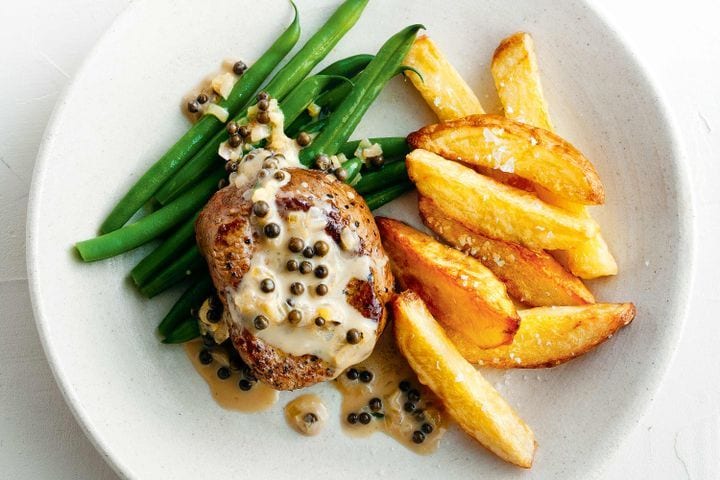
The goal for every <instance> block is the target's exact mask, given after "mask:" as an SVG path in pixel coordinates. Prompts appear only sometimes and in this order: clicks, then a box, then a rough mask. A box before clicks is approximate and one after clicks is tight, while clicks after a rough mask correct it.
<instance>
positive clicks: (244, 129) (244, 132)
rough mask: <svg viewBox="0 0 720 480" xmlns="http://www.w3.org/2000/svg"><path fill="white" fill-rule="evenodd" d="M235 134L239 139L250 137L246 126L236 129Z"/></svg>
mask: <svg viewBox="0 0 720 480" xmlns="http://www.w3.org/2000/svg"><path fill="white" fill-rule="evenodd" d="M237 134H238V135H240V136H241V137H243V138H245V137H247V136H248V135H250V130H248V127H247V126H246V125H240V126H239V127H238V131H237Z"/></svg>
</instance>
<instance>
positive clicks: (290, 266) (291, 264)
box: [285, 260, 298, 272]
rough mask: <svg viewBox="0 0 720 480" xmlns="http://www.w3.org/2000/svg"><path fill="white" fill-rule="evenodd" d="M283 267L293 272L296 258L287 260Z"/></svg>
mask: <svg viewBox="0 0 720 480" xmlns="http://www.w3.org/2000/svg"><path fill="white" fill-rule="evenodd" d="M285 268H287V271H288V272H294V271H296V270H297V269H298V262H297V260H288V261H287V263H286V264H285Z"/></svg>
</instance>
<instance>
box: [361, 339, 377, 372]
mask: <svg viewBox="0 0 720 480" xmlns="http://www.w3.org/2000/svg"><path fill="white" fill-rule="evenodd" d="M360 338H362V334H361V335H360ZM374 377H375V375H373V373H372V372H371V371H370V370H363V371H362V372H360V381H361V382H363V383H370V382H372V379H373V378H374Z"/></svg>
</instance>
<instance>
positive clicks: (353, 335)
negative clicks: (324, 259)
mask: <svg viewBox="0 0 720 480" xmlns="http://www.w3.org/2000/svg"><path fill="white" fill-rule="evenodd" d="M319 286H320V285H318V287H319ZM325 288H327V287H325ZM318 293H319V292H318ZM345 339H346V340H347V342H348V343H349V344H350V345H357V344H358V343H360V340H362V333H360V331H359V330H357V329H356V328H351V329H350V330H348V331H347V333H346V334H345ZM363 373H365V372H363ZM360 378H361V379H362V373H361V374H360Z"/></svg>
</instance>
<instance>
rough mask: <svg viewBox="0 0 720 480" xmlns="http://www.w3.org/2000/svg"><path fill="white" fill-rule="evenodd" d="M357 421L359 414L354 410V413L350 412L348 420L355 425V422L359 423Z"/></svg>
mask: <svg viewBox="0 0 720 480" xmlns="http://www.w3.org/2000/svg"><path fill="white" fill-rule="evenodd" d="M357 421H358V415H357V413H354V412H353V413H349V414H348V416H347V422H348V423H349V424H350V425H355V424H356V423H357Z"/></svg>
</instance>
